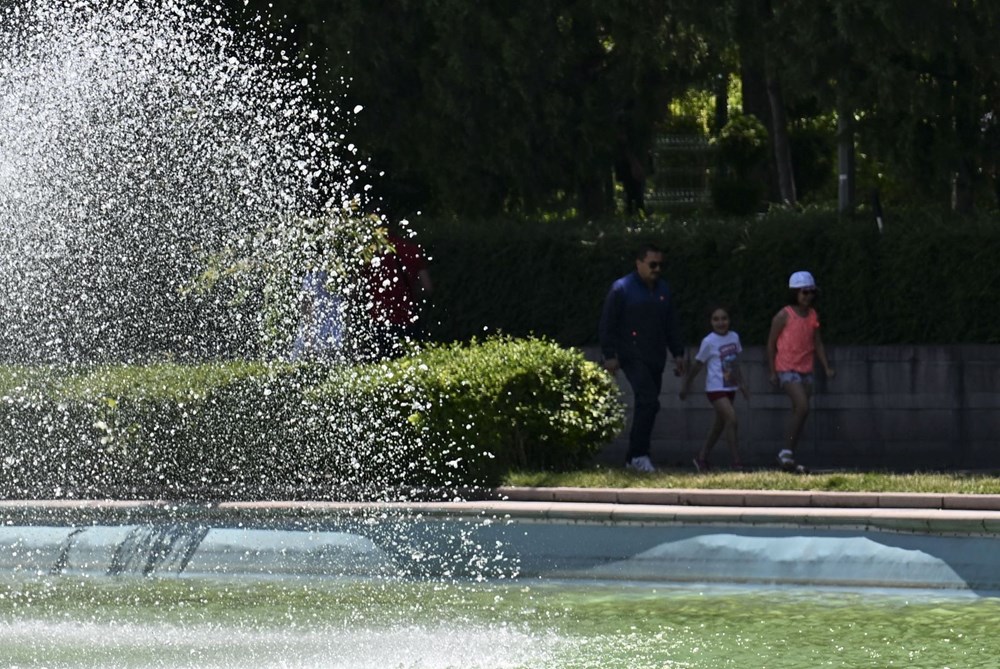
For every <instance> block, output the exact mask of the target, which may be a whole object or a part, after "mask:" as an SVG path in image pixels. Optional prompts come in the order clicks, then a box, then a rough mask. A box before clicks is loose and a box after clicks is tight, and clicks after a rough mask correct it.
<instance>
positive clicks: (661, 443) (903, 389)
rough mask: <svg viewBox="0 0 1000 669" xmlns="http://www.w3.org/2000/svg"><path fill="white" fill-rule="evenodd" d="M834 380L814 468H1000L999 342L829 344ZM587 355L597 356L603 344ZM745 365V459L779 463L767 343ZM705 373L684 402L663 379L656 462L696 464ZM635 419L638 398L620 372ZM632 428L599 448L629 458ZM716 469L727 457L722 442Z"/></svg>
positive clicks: (821, 409) (810, 432)
mask: <svg viewBox="0 0 1000 669" xmlns="http://www.w3.org/2000/svg"><path fill="white" fill-rule="evenodd" d="M827 353H828V355H829V357H830V361H831V364H832V365H833V367H834V368H835V369H836V370H837V376H836V378H834V379H826V378H825V377H824V376H823V375H822V373H819V374H817V382H816V394H815V396H814V397H813V401H812V413H811V414H810V416H809V419H808V421H807V423H806V428H805V432H804V434H803V437H802V440H801V442H800V444H799V452H798V459H799V460H800V461H801V462H803V463H804V464H806V465H807V466H810V467H812V468H859V469H892V470H901V471H906V470H917V469H919V470H929V469H931V470H935V469H949V470H952V469H1000V346H992V345H962V346H828V347H827ZM586 354H587V356H588V357H590V358H591V359H595V360H596V359H597V356H598V353H597V352H596V351H595V350H588V351H586ZM743 371H744V373H745V374H746V375H747V377H748V379H749V387H750V392H751V397H750V400H749V401H747V400H744V399H743V398H742V396H738V397H737V400H736V407H737V414H738V417H739V421H740V443H741V451H742V454H743V461H744V464H746V465H749V466H762V465H771V464H772V463H773V462H774V460H775V456H776V454H777V452H778V450H779V448H780V447H781V441H782V435H783V433H784V429H785V424H786V422H787V420H788V415H789V402H788V399H787V397H786V396H785V395H784V394H783V393H782V392H781V391H779V390H777V389H775V388H773V387H771V385H770V383H769V382H768V369H767V360H766V353H765V351H764V348H763V347H760V346H758V347H747V349H746V351H744V355H743ZM704 378H705V377H704V372H702V374H701V375H700V376H699V377H698V379H697V380H696V381H695V383H694V385H693V386H692V390H693V391H696V392H692V394H691V396H689V397H688V399H687V401H686V402H681V401H680V399H679V398H678V391H679V390H680V380H679V379H677V378H676V377H674V375H673V373H672V366H669V365H668V368H667V370H666V372H665V374H664V379H663V394H662V396H661V398H660V401H661V405H662V409H661V411H660V414H659V416H658V417H657V422H656V426H655V428H654V431H653V445H652V459H653V461H654V462H655V463H657V464H658V465H660V466H670V467H674V466H680V467H689V466H691V459H692V457H693V456H694V454H695V452H696V451H697V450H698V448H699V447H700V446H701V444H702V443H703V442H704V439H705V435H707V434H708V430H709V426H710V425H711V421H712V420H713V412H712V408H711V406H710V405H709V404H708V401H707V399H706V398H705V396H704V393H703V392H701V391H702V389H703V388H704ZM618 380H619V384H620V385H621V386H622V389H623V391H624V395H625V398H626V401H627V402H628V403H629V407H630V409H629V413H630V416H631V403H632V396H631V392H630V389H629V387H628V383H627V382H626V381H625V378H624V375H623V374H621V373H619V374H618ZM626 448H627V428H626V431H625V433H623V434H622V435H620V436H619V437H618V438H617V439H616V440H615V441H614V442H613V443H611V444H609V445H608V446H607V447H606V448H605V449H604V451H603V452H602V453H601V456H600V459H601V460H602V461H604V462H607V463H609V464H618V463H621V462H623V461H624V457H625V450H626ZM712 461H713V463H714V464H716V465H718V466H723V467H725V466H728V464H729V454H728V452H727V448H726V446H725V443H724V442H723V441H722V440H720V442H719V443H718V444H717V445H716V448H715V451H713V453H712Z"/></svg>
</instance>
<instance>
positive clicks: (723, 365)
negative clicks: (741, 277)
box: [681, 307, 750, 472]
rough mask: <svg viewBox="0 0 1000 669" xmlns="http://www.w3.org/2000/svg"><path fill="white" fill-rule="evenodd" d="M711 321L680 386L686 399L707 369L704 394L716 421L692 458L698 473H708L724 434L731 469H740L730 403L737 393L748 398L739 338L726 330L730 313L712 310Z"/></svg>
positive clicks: (733, 411) (734, 420) (735, 431)
mask: <svg viewBox="0 0 1000 669" xmlns="http://www.w3.org/2000/svg"><path fill="white" fill-rule="evenodd" d="M711 321H712V331H711V332H710V333H708V335H706V337H705V338H704V339H702V340H701V347H700V348H699V349H698V354H697V355H696V356H695V357H694V363H693V364H692V365H691V366H690V367H689V368H688V374H687V376H685V377H684V383H683V386H682V387H681V399H682V400H684V399H687V396H688V392H689V390H690V388H691V382H692V381H694V378H695V377H696V376H698V373H699V372H700V371H701V368H702V367H705V368H706V372H705V394H706V395H707V396H708V401H709V402H711V403H712V407H713V408H714V409H715V422H714V423H712V429H711V430H709V432H708V438H707V439H706V440H705V445H704V446H702V447H701V450H700V451H698V455H697V456H695V458H694V466H695V468H696V469H697V470H698V471H699V472H704V471H708V469H709V464H708V454H709V452H710V451H711V450H712V448H713V447H714V446H715V442H717V441H718V440H719V437H720V436H722V435H723V434H725V435H726V443H727V444H728V445H729V452H730V453H731V454H732V462H733V469H743V465H742V464H741V463H740V452H739V437H738V435H737V424H736V409H735V408H733V400H735V399H736V391H737V390H739V391H740V392H742V393H743V397H745V398H748V399H749V397H750V393H749V391H748V390H747V387H746V384H745V383H744V381H743V374H742V373H741V371H740V364H739V356H740V353H742V352H743V347H742V346H741V345H740V336H739V335H738V334H736V333H735V332H733V331H732V330H730V329H729V311H728V310H726V309H725V308H723V307H717V308H716V309H713V310H712V316H711Z"/></svg>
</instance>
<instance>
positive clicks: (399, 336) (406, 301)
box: [369, 232, 433, 358]
mask: <svg viewBox="0 0 1000 669" xmlns="http://www.w3.org/2000/svg"><path fill="white" fill-rule="evenodd" d="M388 241H389V243H390V244H391V245H392V248H393V250H392V251H390V252H387V253H384V254H382V255H381V256H378V257H377V258H376V259H375V260H374V261H373V262H372V273H371V275H370V277H369V290H370V293H371V304H370V314H371V317H372V322H373V324H374V330H375V332H374V335H375V342H374V344H375V346H374V348H375V357H376V358H395V357H398V356H400V355H402V354H403V352H404V351H405V347H406V344H408V343H409V342H412V341H415V340H417V339H419V337H420V334H421V325H422V324H421V323H420V307H421V305H422V303H423V302H424V300H426V299H427V298H428V297H430V294H431V292H432V290H433V286H432V284H431V277H430V272H429V271H428V269H427V257H426V256H425V255H424V252H423V249H421V248H420V246H419V245H417V244H415V243H413V242H411V241H409V240H407V239H404V238H403V237H401V236H400V235H399V234H397V233H395V232H390V233H389V234H388Z"/></svg>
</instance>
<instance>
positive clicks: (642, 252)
mask: <svg viewBox="0 0 1000 669" xmlns="http://www.w3.org/2000/svg"><path fill="white" fill-rule="evenodd" d="M647 253H663V249H661V248H660V247H659V246H657V245H656V244H643V245H642V246H640V247H639V248H638V249H636V252H635V259H636V260H642V259H643V258H645V257H646V254H647Z"/></svg>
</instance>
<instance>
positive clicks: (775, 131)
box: [767, 68, 798, 206]
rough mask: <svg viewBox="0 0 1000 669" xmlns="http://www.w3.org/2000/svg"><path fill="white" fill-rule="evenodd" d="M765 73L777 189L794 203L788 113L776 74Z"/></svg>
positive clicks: (782, 199)
mask: <svg viewBox="0 0 1000 669" xmlns="http://www.w3.org/2000/svg"><path fill="white" fill-rule="evenodd" d="M769 70H770V68H768V73H767V99H768V101H769V102H770V107H771V139H772V142H771V143H772V146H773V147H774V162H775V166H776V167H777V170H778V190H779V192H780V195H781V201H782V202H783V203H785V204H787V205H793V206H794V205H795V204H797V203H798V198H797V197H796V195H795V173H794V172H793V171H792V143H791V141H790V140H789V138H788V115H787V114H786V113H785V98H784V95H783V94H782V92H781V83H780V82H779V81H778V77H777V75H775V74H774V73H773V72H770V71H769Z"/></svg>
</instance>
